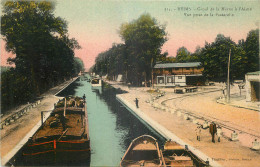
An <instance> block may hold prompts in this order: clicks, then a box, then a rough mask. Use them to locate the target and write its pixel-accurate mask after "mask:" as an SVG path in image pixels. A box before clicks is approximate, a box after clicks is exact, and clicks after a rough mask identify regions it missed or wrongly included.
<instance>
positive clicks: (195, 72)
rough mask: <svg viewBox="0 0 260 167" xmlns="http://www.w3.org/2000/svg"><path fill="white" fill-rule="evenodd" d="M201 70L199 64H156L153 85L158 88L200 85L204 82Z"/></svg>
mask: <svg viewBox="0 0 260 167" xmlns="http://www.w3.org/2000/svg"><path fill="white" fill-rule="evenodd" d="M203 70H204V68H203V67H202V66H201V63H200V62H190V63H165V64H156V65H155V66H154V68H153V83H154V86H158V87H159V86H162V87H172V86H188V85H201V84H203V83H204V82H205V79H204V77H203V75H202V72H203Z"/></svg>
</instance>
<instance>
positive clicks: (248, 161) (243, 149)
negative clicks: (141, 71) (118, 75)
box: [110, 82, 260, 167]
mask: <svg viewBox="0 0 260 167" xmlns="http://www.w3.org/2000/svg"><path fill="white" fill-rule="evenodd" d="M110 83H111V84H112V85H113V86H114V87H116V88H121V89H123V90H126V91H127V92H128V93H126V94H123V95H121V96H122V97H123V98H124V99H126V100H128V101H129V102H131V103H132V104H134V103H135V102H134V99H135V98H138V99H139V107H140V110H141V111H143V112H144V113H145V114H147V116H149V117H150V118H152V119H153V120H155V121H156V122H158V123H159V124H161V125H162V126H164V127H165V128H167V129H168V130H170V131H171V132H172V133H174V134H175V135H177V136H178V137H179V138H181V139H182V140H183V141H184V142H186V143H188V144H189V145H191V146H193V147H195V148H197V149H199V150H200V151H202V152H203V153H205V154H206V155H207V156H209V157H211V158H214V160H216V161H217V162H218V163H219V164H221V165H223V166H227V167H229V166H234V167H237V166H241V167H242V166H243V167H244V166H249V167H252V166H260V152H259V151H253V150H251V149H250V147H251V144H252V141H253V140H254V139H255V138H257V137H255V136H254V135H256V136H259V134H260V126H259V125H260V117H259V112H257V111H254V110H249V109H245V108H237V107H234V106H229V105H223V104H218V103H217V102H216V99H217V98H218V97H219V96H221V93H222V92H221V89H220V87H218V88H216V87H210V89H208V88H205V89H199V91H198V92H196V93H190V95H191V96H185V95H187V94H175V93H173V89H170V88H168V89H163V90H164V91H166V94H165V96H163V97H160V98H159V99H158V100H156V101H155V102H156V103H159V104H161V103H162V102H163V104H165V106H168V108H174V109H177V110H181V111H185V112H191V113H192V114H193V115H198V117H202V118H203V119H206V120H209V121H210V120H211V121H214V122H216V123H217V124H218V123H221V126H223V133H224V136H222V137H221V141H220V142H216V143H212V142H211V135H210V133H209V129H205V130H204V129H203V130H202V133H201V141H197V140H196V133H195V129H196V127H197V124H194V123H193V122H192V120H184V119H183V115H182V116H177V114H176V113H177V112H175V113H174V114H172V113H170V112H166V111H164V110H160V109H155V108H153V107H152V106H151V104H150V103H146V102H145V101H146V100H149V99H151V94H150V93H148V92H147V90H149V88H130V89H129V88H128V87H126V86H123V85H121V84H117V83H115V82H110ZM236 92H237V90H235V88H234V89H233V90H232V92H231V93H236ZM197 93H199V94H198V95H195V94H197ZM192 94H194V95H192ZM153 95H154V94H153ZM183 96H185V97H183ZM200 122H202V121H200ZM225 127H228V128H229V129H225ZM233 129H235V130H236V131H237V132H238V133H239V141H230V132H231V131H230V130H233ZM247 132H248V133H249V134H247ZM215 139H216V138H215ZM245 141H246V142H245Z"/></svg>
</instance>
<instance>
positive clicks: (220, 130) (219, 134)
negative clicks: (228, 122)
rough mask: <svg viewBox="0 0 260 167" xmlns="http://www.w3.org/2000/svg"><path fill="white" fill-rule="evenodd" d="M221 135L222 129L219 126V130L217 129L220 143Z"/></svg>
mask: <svg viewBox="0 0 260 167" xmlns="http://www.w3.org/2000/svg"><path fill="white" fill-rule="evenodd" d="M221 135H222V128H221V127H220V126H219V125H218V128H217V136H218V142H220V137H221Z"/></svg>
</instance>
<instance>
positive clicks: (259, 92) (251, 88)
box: [245, 71, 260, 101]
mask: <svg viewBox="0 0 260 167" xmlns="http://www.w3.org/2000/svg"><path fill="white" fill-rule="evenodd" d="M245 79H246V101H260V89H259V88H260V71H256V72H249V73H247V74H246V76H245Z"/></svg>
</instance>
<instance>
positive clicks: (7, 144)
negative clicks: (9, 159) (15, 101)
mask: <svg viewBox="0 0 260 167" xmlns="http://www.w3.org/2000/svg"><path fill="white" fill-rule="evenodd" d="M75 79H76V78H74V80H75ZM70 82H71V80H70V81H66V82H64V83H62V84H60V85H59V86H56V87H54V88H52V89H50V90H49V91H48V92H46V93H44V94H43V95H42V97H43V99H42V100H41V103H40V104H39V105H37V106H36V107H34V108H32V109H31V110H30V111H29V112H26V114H25V115H23V116H22V117H21V118H19V119H17V120H16V121H15V122H13V123H11V124H10V125H8V126H4V128H3V129H2V130H1V140H0V144H1V159H2V158H3V157H4V156H5V155H7V153H8V152H10V151H11V150H12V149H13V148H14V147H15V146H16V145H17V144H18V143H19V142H20V141H21V140H22V139H23V138H24V137H25V136H26V134H27V133H28V132H29V131H30V130H31V129H32V128H33V127H34V126H35V125H36V124H37V123H38V122H39V121H40V120H41V111H49V110H52V109H53V107H54V103H56V102H57V101H58V100H59V97H57V96H55V94H56V93H57V92H58V91H59V90H61V89H63V88H64V87H66V86H67V85H68V84H69V83H70ZM25 106H26V105H22V106H19V107H17V108H16V109H14V110H11V111H9V112H8V114H7V115H5V116H3V118H2V119H4V118H5V117H7V116H8V115H11V114H13V113H15V112H17V111H19V109H22V108H23V107H25Z"/></svg>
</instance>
